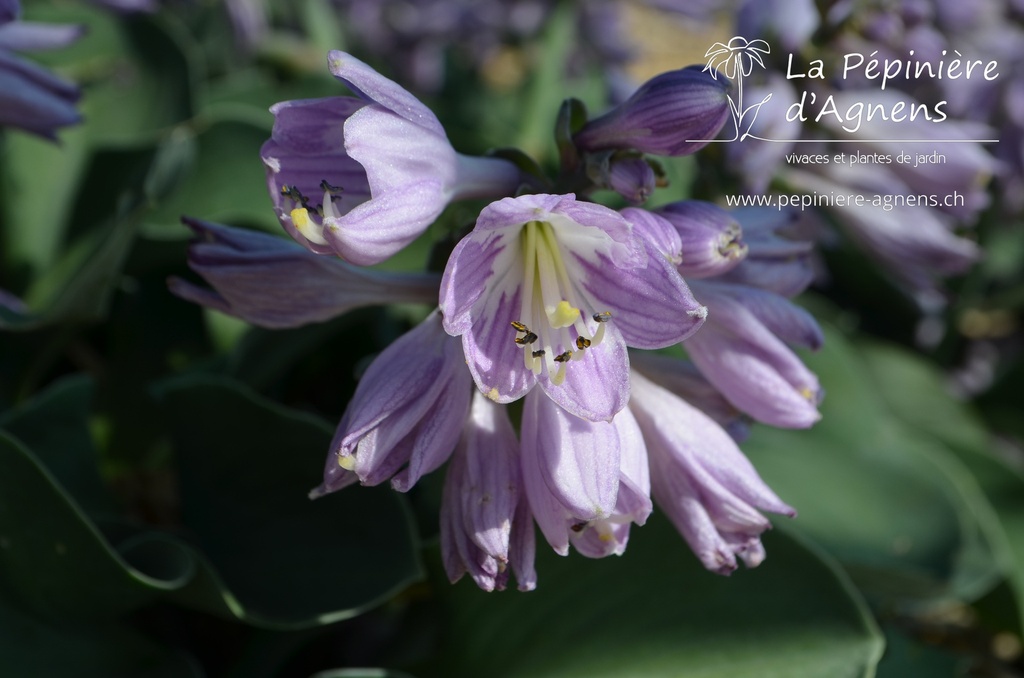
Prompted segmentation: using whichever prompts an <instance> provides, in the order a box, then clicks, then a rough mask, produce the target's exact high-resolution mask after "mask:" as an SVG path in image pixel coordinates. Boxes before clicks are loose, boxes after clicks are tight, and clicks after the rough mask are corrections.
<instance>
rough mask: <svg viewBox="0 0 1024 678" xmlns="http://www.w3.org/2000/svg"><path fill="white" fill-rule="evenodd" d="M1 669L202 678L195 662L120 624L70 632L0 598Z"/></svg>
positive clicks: (78, 677)
mask: <svg viewBox="0 0 1024 678" xmlns="http://www.w3.org/2000/svg"><path fill="white" fill-rule="evenodd" d="M0 629H3V633H0V667H3V671H4V675H9V676H39V677H40V678H42V677H49V676H74V677H75V678H111V677H112V676H132V677H133V678H201V676H202V673H201V672H200V670H199V668H198V667H197V666H195V664H193V663H192V662H191V661H189V660H187V659H186V658H185V657H183V656H180V655H174V654H171V653H169V652H167V651H166V650H165V649H163V648H160V647H158V646H157V645H155V644H154V643H152V642H151V641H149V640H147V639H146V638H144V637H142V636H141V635H139V634H138V633H136V632H135V631H133V630H131V629H129V628H127V627H125V626H123V625H116V624H106V623H103V624H95V623H93V624H89V625H80V626H68V625H67V624H52V623H47V622H44V621H41V620H39V619H35V618H33V617H31V616H30V615H27V614H25V613H23V612H22V611H21V610H19V609H17V608H16V607H15V606H13V605H12V604H11V602H10V601H9V600H8V599H7V596H6V595H4V594H3V593H2V592H0Z"/></svg>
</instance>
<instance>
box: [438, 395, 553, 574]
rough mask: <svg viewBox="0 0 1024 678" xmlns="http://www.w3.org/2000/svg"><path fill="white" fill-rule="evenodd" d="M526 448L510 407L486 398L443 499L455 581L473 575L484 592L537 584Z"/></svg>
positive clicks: (445, 540)
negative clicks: (523, 477)
mask: <svg viewBox="0 0 1024 678" xmlns="http://www.w3.org/2000/svg"><path fill="white" fill-rule="evenodd" d="M523 492H524V490H523V486H522V482H521V481H520V471H519V444H518V441H517V440H516V433H515V430H514V429H513V428H512V422H511V421H509V418H508V413H507V411H506V409H505V407H504V406H502V405H497V404H495V403H493V402H491V401H490V400H488V399H487V398H485V397H483V396H482V395H481V394H480V393H475V394H474V396H473V404H472V406H471V408H470V414H469V419H467V420H466V425H465V428H464V429H463V431H462V438H461V439H460V440H459V444H458V445H457V446H456V448H455V452H454V453H453V454H452V458H451V461H450V462H449V464H448V471H447V473H446V475H445V481H444V492H443V495H442V498H441V559H442V561H443V562H444V568H445V572H446V573H447V574H448V578H449V580H451V582H452V583H453V584H454V583H455V582H457V581H458V580H459V579H461V578H462V576H463V575H464V574H466V573H469V576H470V577H472V578H473V581H475V582H476V584H477V586H479V587H480V588H482V589H484V590H485V591H493V590H495V589H498V590H503V589H504V588H505V586H506V584H507V583H508V578H509V571H510V570H511V571H512V572H514V573H515V575H516V581H517V583H518V587H519V590H520V591H529V590H532V589H533V588H535V587H536V585H537V576H536V573H535V571H534V568H533V558H534V552H535V548H536V545H535V543H534V529H533V518H532V517H531V515H530V510H529V505H528V504H527V501H526V496H525V495H524V494H523Z"/></svg>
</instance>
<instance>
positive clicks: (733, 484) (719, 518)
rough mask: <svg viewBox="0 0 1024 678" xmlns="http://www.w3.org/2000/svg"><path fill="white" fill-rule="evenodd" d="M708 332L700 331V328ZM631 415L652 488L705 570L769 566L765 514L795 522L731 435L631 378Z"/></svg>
mask: <svg viewBox="0 0 1024 678" xmlns="http://www.w3.org/2000/svg"><path fill="white" fill-rule="evenodd" d="M702 331H703V330H702ZM629 409H630V411H631V412H632V413H633V415H634V416H635V418H636V422H637V424H638V425H639V427H640V430H641V431H642V433H643V438H644V441H645V443H646V447H647V453H648V457H649V459H650V464H651V489H652V491H653V493H654V500H655V501H656V502H657V504H658V506H659V507H660V508H661V509H662V510H664V511H665V513H667V514H668V517H669V518H670V519H671V520H672V522H673V523H674V524H675V526H676V529H678V530H679V532H680V533H681V534H682V535H683V538H684V539H686V542H687V543H688V544H689V545H690V548H691V549H693V552H694V553H695V554H696V555H697V558H699V559H700V561H701V563H703V564H704V567H706V568H708V569H709V570H711V571H712V572H717V573H719V574H729V573H730V572H732V571H733V570H735V569H736V558H737V557H738V558H740V559H741V560H743V561H744V563H745V564H746V565H747V566H748V567H756V566H757V565H759V564H760V563H761V561H762V560H764V556H765V552H764V547H763V546H762V545H761V538H760V535H761V533H762V532H764V531H765V530H767V529H769V528H770V527H771V523H770V522H768V519H767V518H765V517H764V516H763V515H762V514H761V513H760V511H770V512H772V513H778V514H782V515H786V516H791V517H792V516H795V515H796V511H794V510H793V509H792V508H791V507H789V506H787V505H786V504H785V503H783V502H782V501H781V500H780V499H779V498H778V497H777V496H776V495H775V493H774V492H772V490H771V489H770V488H769V487H768V486H767V485H766V484H765V483H764V481H763V480H761V478H760V477H759V476H758V474H757V471H755V470H754V467H753V466H752V465H751V464H750V461H749V460H748V459H747V458H746V457H745V456H744V455H743V453H742V452H741V451H740V449H739V448H738V447H737V446H736V443H735V442H734V441H733V439H732V438H730V437H729V435H728V434H727V433H726V432H725V431H723V430H722V429H721V427H719V426H718V424H716V423H715V422H714V421H712V420H711V419H710V418H709V417H708V416H707V415H705V414H704V413H703V412H701V411H700V410H698V409H697V408H695V407H693V406H692V405H690V404H689V403H687V402H686V401H685V400H683V399H682V398H679V397H678V396H676V395H674V394H672V393H670V392H669V391H667V390H665V389H664V388H661V387H660V386H657V385H655V384H653V383H652V382H650V381H648V380H647V379H645V378H644V377H642V376H640V375H638V374H636V373H634V374H633V397H632V398H631V400H630V405H629Z"/></svg>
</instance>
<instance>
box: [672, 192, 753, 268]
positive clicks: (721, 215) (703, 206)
mask: <svg viewBox="0 0 1024 678" xmlns="http://www.w3.org/2000/svg"><path fill="white" fill-rule="evenodd" d="M657 213H658V214H659V215H660V216H662V217H663V218H665V219H666V220H668V222H669V223H671V224H672V226H674V227H675V229H676V231H678V233H679V238H680V245H681V247H682V260H681V261H680V263H679V272H680V273H681V274H682V275H683V276H684V277H685V278H687V279H689V278H708V277H711V276H716V275H721V274H723V273H726V272H728V271H729V270H731V269H733V268H735V267H736V265H737V264H739V263H740V262H741V261H743V258H744V257H746V256H747V245H746V244H745V243H744V242H743V230H742V229H741V228H740V224H739V222H738V221H736V219H734V218H733V216H732V214H730V213H729V212H727V211H726V210H724V209H722V208H721V207H719V206H718V205H715V204H712V203H709V202H704V201H702V200H682V201H679V202H674V203H670V204H668V205H665V206H663V207H661V208H659V209H658V211H657Z"/></svg>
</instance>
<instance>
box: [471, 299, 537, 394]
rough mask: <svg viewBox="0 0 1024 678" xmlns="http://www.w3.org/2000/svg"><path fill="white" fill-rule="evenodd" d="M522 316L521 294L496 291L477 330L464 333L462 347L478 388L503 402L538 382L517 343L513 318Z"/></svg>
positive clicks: (477, 324)
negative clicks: (520, 309)
mask: <svg viewBox="0 0 1024 678" xmlns="http://www.w3.org/2000/svg"><path fill="white" fill-rule="evenodd" d="M518 317H519V295H518V293H516V294H515V295H513V296H509V295H508V294H507V293H506V292H502V293H500V294H499V295H497V296H495V295H492V296H491V297H489V298H488V299H487V303H486V304H485V305H484V306H483V308H482V309H481V313H480V318H479V319H478V320H477V321H476V322H475V323H474V325H473V331H472V332H466V333H465V334H463V335H462V348H463V351H464V352H465V355H466V363H467V364H468V365H469V371H470V372H471V373H472V375H473V379H474V381H476V385H477V388H479V389H480V391H481V392H482V393H483V394H484V395H486V396H487V397H488V398H490V399H491V400H493V401H495V402H499V403H510V402H512V401H514V400H518V399H519V398H522V397H523V396H524V395H526V393H527V392H528V391H529V390H530V389H531V388H533V385H534V384H536V383H537V377H536V376H535V375H534V374H533V372H531V371H529V370H527V369H525V368H524V367H523V350H522V349H521V348H520V347H519V346H518V345H517V344H516V343H515V336H516V334H515V331H514V330H513V328H512V321H514V320H516V319H517V318H518Z"/></svg>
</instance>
